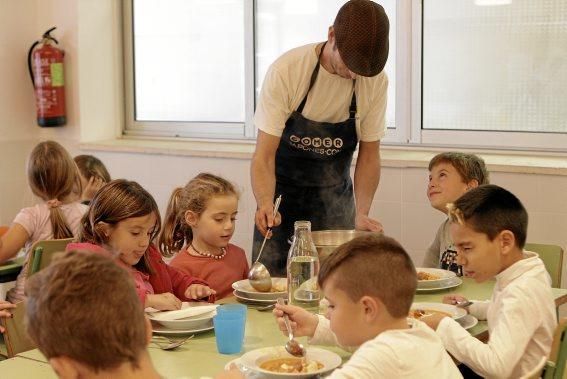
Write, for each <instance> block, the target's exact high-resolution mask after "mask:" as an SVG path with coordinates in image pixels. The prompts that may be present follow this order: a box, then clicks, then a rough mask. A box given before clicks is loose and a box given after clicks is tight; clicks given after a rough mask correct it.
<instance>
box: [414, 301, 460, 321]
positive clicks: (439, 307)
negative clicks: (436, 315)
mask: <svg viewBox="0 0 567 379" xmlns="http://www.w3.org/2000/svg"><path fill="white" fill-rule="evenodd" d="M410 309H411V310H414V309H421V310H424V311H437V312H443V313H447V314H449V315H450V316H451V317H452V318H453V319H454V320H459V319H461V318H463V317H465V316H466V315H467V311H466V310H464V309H463V308H458V307H456V306H454V305H452V304H444V303H413V304H412V305H411V308H410Z"/></svg>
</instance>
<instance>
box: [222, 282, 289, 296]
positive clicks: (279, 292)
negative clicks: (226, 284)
mask: <svg viewBox="0 0 567 379" xmlns="http://www.w3.org/2000/svg"><path fill="white" fill-rule="evenodd" d="M232 288H233V289H234V290H236V291H238V292H239V293H240V294H242V295H243V296H244V297H246V298H248V299H252V300H272V301H275V300H277V298H278V297H287V278H272V289H271V290H270V292H260V291H257V290H255V289H254V288H253V287H252V286H251V285H250V282H249V281H248V279H244V280H239V281H238V282H234V283H232Z"/></svg>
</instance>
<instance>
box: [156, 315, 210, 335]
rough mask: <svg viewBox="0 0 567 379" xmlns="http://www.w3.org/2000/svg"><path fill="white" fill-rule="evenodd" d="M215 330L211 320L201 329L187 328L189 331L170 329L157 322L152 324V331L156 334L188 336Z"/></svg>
mask: <svg viewBox="0 0 567 379" xmlns="http://www.w3.org/2000/svg"><path fill="white" fill-rule="evenodd" d="M213 329H214V326H213V319H210V320H209V321H208V323H207V324H205V325H202V326H200V327H196V328H187V329H169V328H166V327H165V326H163V325H160V324H158V323H156V322H155V321H154V322H152V331H153V332H154V334H164V335H186V334H197V333H203V332H207V331H209V330H213Z"/></svg>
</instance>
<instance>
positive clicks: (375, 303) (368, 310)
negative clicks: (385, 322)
mask: <svg viewBox="0 0 567 379" xmlns="http://www.w3.org/2000/svg"><path fill="white" fill-rule="evenodd" d="M359 302H360V305H361V306H362V308H363V310H364V317H365V319H366V320H367V321H368V322H371V321H374V320H375V319H376V317H378V315H379V314H380V312H381V311H382V310H383V308H384V305H383V304H382V302H381V301H380V300H378V299H376V298H374V297H372V296H362V297H361V298H360V300H359Z"/></svg>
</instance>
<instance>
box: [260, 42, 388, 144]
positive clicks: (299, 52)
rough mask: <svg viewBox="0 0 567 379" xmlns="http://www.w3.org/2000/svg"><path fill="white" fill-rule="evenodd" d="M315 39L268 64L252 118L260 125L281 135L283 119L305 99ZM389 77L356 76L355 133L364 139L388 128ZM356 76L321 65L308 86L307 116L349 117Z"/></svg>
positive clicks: (321, 118)
mask: <svg viewBox="0 0 567 379" xmlns="http://www.w3.org/2000/svg"><path fill="white" fill-rule="evenodd" d="M316 47H317V44H309V45H305V46H301V47H297V48H295V49H292V50H290V51H288V52H286V53H284V54H283V55H282V56H280V57H279V58H278V59H277V60H276V61H275V62H274V63H272V65H271V66H270V68H269V69H268V72H267V73H266V77H265V78H264V82H263V84H262V91H261V92H260V97H259V98H258V104H257V106H256V114H255V115H254V122H255V124H256V127H258V129H260V130H262V131H264V132H265V133H268V134H270V135H273V136H276V137H281V135H282V133H283V130H284V128H285V123H286V121H287V119H288V118H289V116H290V115H291V113H292V112H293V111H295V110H297V107H298V106H299V104H300V103H301V100H303V97H304V96H305V94H306V93H307V89H308V88H309V82H310V79H311V74H312V73H313V69H314V68H315V66H316V65H317V59H318V57H317V53H316V51H315V49H316ZM387 89H388V78H387V76H386V73H385V72H384V71H382V72H381V73H380V74H378V75H376V76H373V77H364V76H357V77H356V104H357V116H358V118H357V130H356V131H357V135H358V139H359V140H360V141H363V142H373V141H378V140H380V139H381V138H382V137H383V136H384V134H385V133H386V122H385V117H386V97H387ZM352 90H353V88H352V79H345V78H342V77H340V76H338V75H334V74H330V73H329V72H327V70H325V68H324V67H323V66H321V67H320V68H319V74H318V76H317V80H316V81H315V84H314V85H313V88H311V90H310V91H309V96H308V98H307V102H306V104H305V107H304V108H303V112H302V114H303V116H304V117H306V118H307V119H310V120H313V121H317V122H331V123H337V122H341V121H345V120H346V119H348V111H349V107H350V102H351V98H352Z"/></svg>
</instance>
